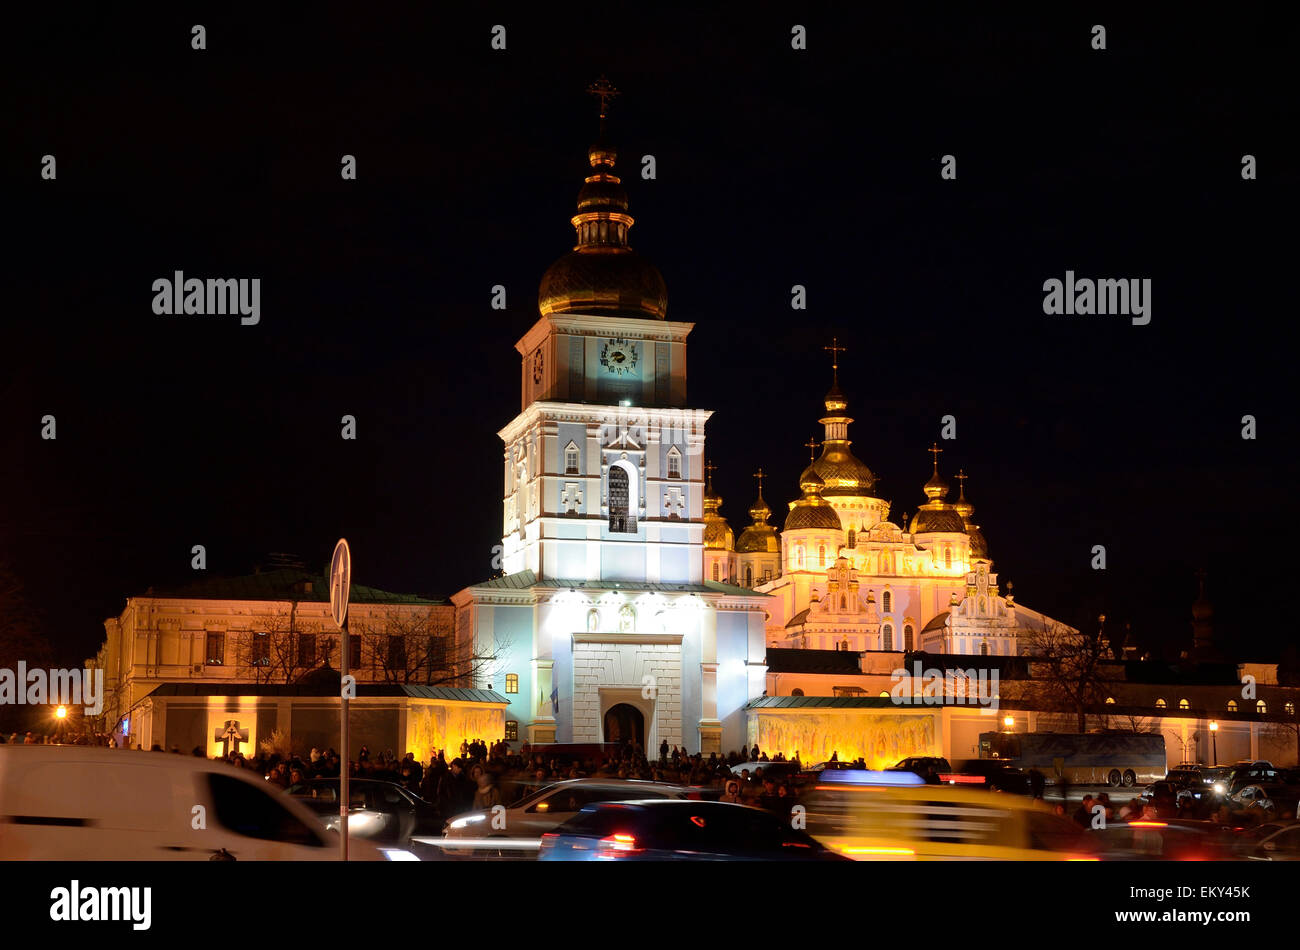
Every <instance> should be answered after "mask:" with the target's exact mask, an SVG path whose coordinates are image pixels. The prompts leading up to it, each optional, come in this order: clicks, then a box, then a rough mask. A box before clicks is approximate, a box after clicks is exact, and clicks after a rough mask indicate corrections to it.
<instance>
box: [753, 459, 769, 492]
mask: <svg viewBox="0 0 1300 950" xmlns="http://www.w3.org/2000/svg"><path fill="white" fill-rule="evenodd" d="M754 477H755V478H757V479H758V493H759V494H760V495H761V494H763V479H764V478H766V477H767V476H766V475H764V474H763V467H762V466H761V465H760V466H759V468H758V471H757V472H755V473H754Z"/></svg>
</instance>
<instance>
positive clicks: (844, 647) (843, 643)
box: [841, 637, 849, 653]
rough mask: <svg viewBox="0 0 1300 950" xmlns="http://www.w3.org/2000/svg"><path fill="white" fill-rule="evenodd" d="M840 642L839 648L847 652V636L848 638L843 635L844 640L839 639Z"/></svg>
mask: <svg viewBox="0 0 1300 950" xmlns="http://www.w3.org/2000/svg"><path fill="white" fill-rule="evenodd" d="M841 642H842V646H841V649H842V650H844V651H845V652H846V653H847V652H848V649H849V638H848V637H845V638H844V640H843V641H841Z"/></svg>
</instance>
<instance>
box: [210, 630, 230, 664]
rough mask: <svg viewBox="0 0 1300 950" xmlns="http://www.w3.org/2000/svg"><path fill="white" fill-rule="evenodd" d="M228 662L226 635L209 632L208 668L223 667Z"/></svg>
mask: <svg viewBox="0 0 1300 950" xmlns="http://www.w3.org/2000/svg"><path fill="white" fill-rule="evenodd" d="M225 662H226V635H225V634H224V633H214V632H213V631H211V630H209V631H208V666H222V665H224V664H225Z"/></svg>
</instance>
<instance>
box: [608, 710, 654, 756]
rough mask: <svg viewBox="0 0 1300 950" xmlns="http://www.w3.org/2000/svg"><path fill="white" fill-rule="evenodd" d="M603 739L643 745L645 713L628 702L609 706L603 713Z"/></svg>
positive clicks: (620, 743)
mask: <svg viewBox="0 0 1300 950" xmlns="http://www.w3.org/2000/svg"><path fill="white" fill-rule="evenodd" d="M605 741H606V742H617V743H618V744H619V745H622V744H623V743H625V742H630V743H634V744H639V745H641V746H642V748H644V747H645V715H644V714H643V713H642V712H641V710H639V709H637V708H636V707H635V706H633V705H631V704H629V703H618V704H617V705H614V706H610V707H609V711H608V712H606V713H605Z"/></svg>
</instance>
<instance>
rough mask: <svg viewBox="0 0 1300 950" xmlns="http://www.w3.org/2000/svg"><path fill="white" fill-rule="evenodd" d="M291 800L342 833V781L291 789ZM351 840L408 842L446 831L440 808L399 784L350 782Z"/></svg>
mask: <svg viewBox="0 0 1300 950" xmlns="http://www.w3.org/2000/svg"><path fill="white" fill-rule="evenodd" d="M287 791H288V794H289V796H290V797H291V798H293V799H295V800H296V801H299V802H301V803H302V804H303V805H304V806H306V807H307V808H309V809H311V810H312V811H313V812H315V813H316V814H317V815H318V816H319V817H320V819H321V820H322V821H323V822H324V824H325V827H326V828H328V829H329V830H330V831H334V832H338V830H339V824H340V822H339V780H338V779H336V778H314V779H308V780H307V781H305V782H299V783H298V784H297V785H291V786H289V788H288V790H287ZM348 798H350V799H351V802H350V804H349V805H348V838H349V839H352V838H366V839H368V840H371V841H386V842H404V841H406V840H408V839H409V838H410V837H411V836H412V835H431V834H437V833H438V832H439V831H440V830H441V829H442V818H441V816H440V815H439V814H438V806H437V805H434V804H433V803H432V802H427V801H425V800H424V799H423V798H421V797H420V796H419V795H416V794H415V793H414V792H411V791H409V790H408V789H405V788H403V787H402V786H401V785H398V784H397V783H396V782H383V781H377V780H375V779H357V778H354V779H349V780H348Z"/></svg>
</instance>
